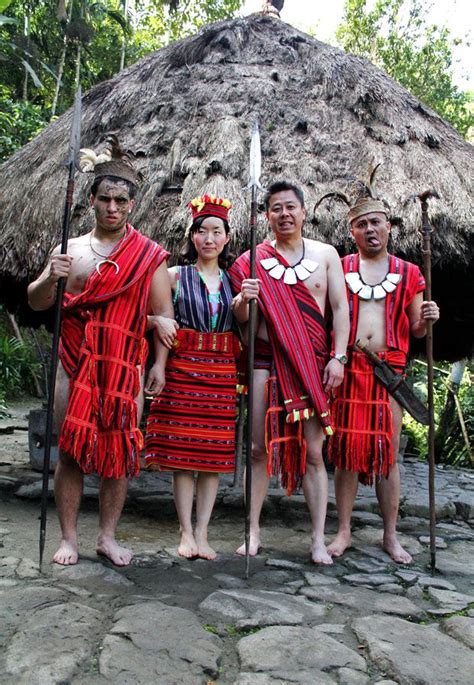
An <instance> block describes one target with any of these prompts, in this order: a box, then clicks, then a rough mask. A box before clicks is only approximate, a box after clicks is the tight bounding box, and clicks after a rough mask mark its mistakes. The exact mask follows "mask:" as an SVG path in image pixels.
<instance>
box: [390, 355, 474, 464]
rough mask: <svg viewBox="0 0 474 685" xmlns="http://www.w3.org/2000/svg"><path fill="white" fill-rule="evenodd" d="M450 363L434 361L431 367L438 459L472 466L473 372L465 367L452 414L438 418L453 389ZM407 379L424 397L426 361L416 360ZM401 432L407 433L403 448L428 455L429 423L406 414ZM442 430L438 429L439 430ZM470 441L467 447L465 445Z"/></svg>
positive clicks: (473, 443) (473, 442) (443, 461)
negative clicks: (450, 377) (423, 424)
mask: <svg viewBox="0 0 474 685" xmlns="http://www.w3.org/2000/svg"><path fill="white" fill-rule="evenodd" d="M449 368H450V367H449V364H436V366H435V369H434V388H433V391H434V409H435V425H436V426H437V429H438V432H437V435H436V454H435V457H436V461H437V463H442V464H449V465H453V466H464V467H468V468H473V467H474V464H473V463H472V461H471V459H472V456H471V454H472V445H474V383H473V378H472V374H471V372H470V370H469V368H467V369H466V370H465V372H464V375H463V378H462V381H461V384H460V387H459V392H458V395H457V401H456V404H457V408H455V410H454V411H453V415H452V418H451V419H450V420H449V421H448V422H447V423H446V422H444V421H443V422H442V421H441V418H442V415H443V412H444V411H445V407H446V404H447V402H448V401H449V398H450V395H451V393H452V390H451V389H450V383H449V375H450V371H449ZM410 380H411V383H412V384H413V387H414V389H415V391H416V392H417V393H418V395H419V396H420V397H421V398H422V399H424V400H425V401H426V397H427V387H426V363H425V362H422V361H415V362H414V364H413V366H412V369H411V372H410ZM461 421H462V423H463V424H464V426H462V424H461ZM403 428H404V432H405V433H406V434H407V435H408V445H407V448H406V451H407V452H408V453H411V454H414V455H415V456H417V457H420V458H422V459H426V458H427V456H428V427H427V426H422V425H421V424H420V423H417V422H416V421H415V420H414V419H413V418H412V417H411V416H410V415H409V414H407V413H405V416H404V419H403ZM440 431H441V432H440ZM468 444H469V447H468Z"/></svg>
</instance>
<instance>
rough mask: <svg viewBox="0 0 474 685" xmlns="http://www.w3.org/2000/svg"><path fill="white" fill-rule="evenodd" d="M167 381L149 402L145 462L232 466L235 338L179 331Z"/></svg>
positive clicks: (167, 466)
mask: <svg viewBox="0 0 474 685" xmlns="http://www.w3.org/2000/svg"><path fill="white" fill-rule="evenodd" d="M175 345H176V346H175V348H174V351H173V352H172V353H171V355H170V357H169V359H168V363H167V366H166V385H165V388H164V389H163V391H162V393H161V395H159V396H158V397H156V398H155V399H154V400H153V402H152V405H151V408H150V414H149V417H148V422H147V430H146V440H145V448H146V452H145V464H146V466H147V467H148V468H150V467H159V469H160V470H162V471H169V470H171V471H175V470H178V469H186V470H192V471H208V472H214V473H229V472H231V471H233V470H234V466H235V421H236V356H237V355H238V353H239V350H240V344H239V341H238V339H237V337H236V336H235V335H234V333H232V332H228V333H199V332H198V331H193V330H190V329H181V330H179V331H178V335H177V338H176V343H175Z"/></svg>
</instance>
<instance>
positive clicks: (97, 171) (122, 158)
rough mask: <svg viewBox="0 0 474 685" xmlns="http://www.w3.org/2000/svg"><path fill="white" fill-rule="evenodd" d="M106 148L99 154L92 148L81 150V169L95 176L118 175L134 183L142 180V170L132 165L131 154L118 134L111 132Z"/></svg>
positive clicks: (136, 183)
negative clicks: (125, 148)
mask: <svg viewBox="0 0 474 685" xmlns="http://www.w3.org/2000/svg"><path fill="white" fill-rule="evenodd" d="M105 142H106V146H107V147H106V148H105V149H104V150H102V152H100V153H99V154H96V153H95V152H94V150H91V149H90V148H82V149H81V150H80V158H79V166H80V167H81V171H84V172H93V174H94V178H95V179H97V178H100V177H102V176H116V177H117V178H122V179H123V180H124V181H129V183H133V185H138V184H139V182H140V181H141V180H142V175H141V173H140V172H138V171H136V169H134V167H133V165H132V160H131V156H130V154H129V153H128V152H127V151H126V150H124V149H123V148H122V146H121V145H120V143H119V141H118V138H117V136H115V135H113V134H111V135H109V136H107V138H106V141H105Z"/></svg>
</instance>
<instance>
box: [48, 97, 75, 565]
mask: <svg viewBox="0 0 474 685" xmlns="http://www.w3.org/2000/svg"><path fill="white" fill-rule="evenodd" d="M80 138H81V87H80V86H79V87H78V89H77V91H76V97H75V101H74V112H73V118H72V129H71V137H70V141H69V158H68V160H67V162H66V165H67V167H68V181H67V187H66V200H65V203H64V214H63V225H62V239H61V254H67V244H68V240H69V224H70V221H71V209H72V201H73V193H74V174H75V167H76V160H77V154H78V152H79V147H80ZM65 287H66V279H65V278H60V279H59V281H58V285H57V290H56V301H55V303H54V327H53V342H52V347H51V362H50V372H49V384H48V408H47V413H46V434H45V440H44V459H43V486H42V491H41V521H40V537H39V569H40V572H41V567H42V564H43V553H44V545H45V541H46V519H47V515H48V490H49V465H50V462H51V442H52V435H53V417H54V393H55V387H56V372H57V370H58V354H59V337H60V332H61V306H62V301H63V297H64V289H65Z"/></svg>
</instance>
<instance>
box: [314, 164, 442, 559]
mask: <svg viewBox="0 0 474 685" xmlns="http://www.w3.org/2000/svg"><path fill="white" fill-rule="evenodd" d="M374 172H375V169H374V170H373V173H374ZM373 173H372V177H373ZM370 180H372V179H370ZM365 189H366V191H367V194H365V191H364V194H362V195H361V196H360V197H359V198H358V199H357V200H356V201H355V203H354V204H353V206H351V208H350V210H349V213H348V220H349V222H350V231H351V234H352V237H353V238H354V240H355V243H356V246H357V250H358V251H357V253H356V254H351V255H348V256H346V257H344V259H343V260H342V261H343V269H344V274H345V281H346V287H347V297H348V300H349V311H350V316H351V333H350V337H349V352H348V357H349V360H348V364H347V367H346V375H345V378H344V382H343V384H342V385H341V386H340V388H339V389H338V390H337V391H336V393H335V394H336V399H335V401H334V403H333V405H332V412H333V417H334V422H335V427H336V430H335V434H334V436H333V437H332V438H331V439H330V441H329V457H330V459H331V460H332V461H333V462H334V464H335V465H336V473H335V490H336V504H337V511H338V518H339V528H338V532H337V535H336V537H335V539H334V541H333V542H332V543H331V545H330V546H329V547H328V552H329V554H330V555H331V556H333V557H339V556H341V555H342V554H344V552H345V550H346V549H347V548H348V547H350V546H351V516H352V508H353V504H354V500H355V497H356V494H357V488H358V481H359V480H361V481H362V482H364V483H367V484H372V483H373V482H374V481H375V488H376V493H377V498H378V500H379V504H380V509H381V512H382V518H383V522H384V535H383V549H384V550H385V551H386V552H387V554H389V555H390V556H391V558H392V559H393V560H394V561H395V562H397V563H400V564H409V563H410V562H411V561H412V558H411V556H410V554H409V553H408V552H407V551H406V550H405V549H404V548H403V547H402V545H401V544H400V542H399V540H398V538H397V534H396V523H397V516H398V506H399V499H400V472H399V469H398V465H397V455H398V448H399V443H400V432H401V427H402V413H403V409H402V406H403V407H405V408H406V409H408V411H410V413H412V415H413V416H415V418H417V420H419V421H421V422H423V423H427V420H426V410H425V408H424V407H423V406H421V407H420V406H419V401H418V400H417V398H416V396H414V395H413V394H412V392H411V390H410V388H409V387H408V386H407V385H406V384H405V381H404V380H403V375H402V374H403V370H404V368H405V365H406V362H407V355H408V349H409V336H410V335H413V336H414V337H416V338H421V337H423V336H424V335H426V331H427V326H428V323H429V322H431V323H434V322H435V321H437V320H438V318H439V309H438V306H437V305H436V303H435V302H433V301H431V300H430V301H424V302H423V291H424V289H425V280H424V278H423V276H422V275H421V272H420V270H419V268H418V267H417V266H415V265H414V264H411V263H409V262H406V261H404V260H402V259H400V258H398V257H395V256H393V255H390V254H389V253H388V248H387V246H388V240H389V235H390V230H391V225H390V222H389V221H388V217H387V208H386V206H385V204H384V203H383V202H382V201H381V200H378V199H376V198H374V197H373V195H372V191H371V188H370V181H369V186H365ZM338 195H339V197H340V198H341V197H342V198H343V199H344V200H345V201H346V202H347V203H348V204H350V201H349V200H348V198H345V197H344V196H342V194H338ZM325 197H326V196H325ZM318 204H319V203H318ZM357 343H359V345H358V344H357ZM374 362H375V367H374V366H373V364H374ZM380 362H382V364H383V366H382V365H381V364H380ZM387 363H388V364H389V365H390V366H391V367H392V369H390V367H389V366H388V364H387ZM380 369H382V373H381V375H380V371H379V370H380ZM384 376H385V377H384ZM389 393H390V394H389Z"/></svg>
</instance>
